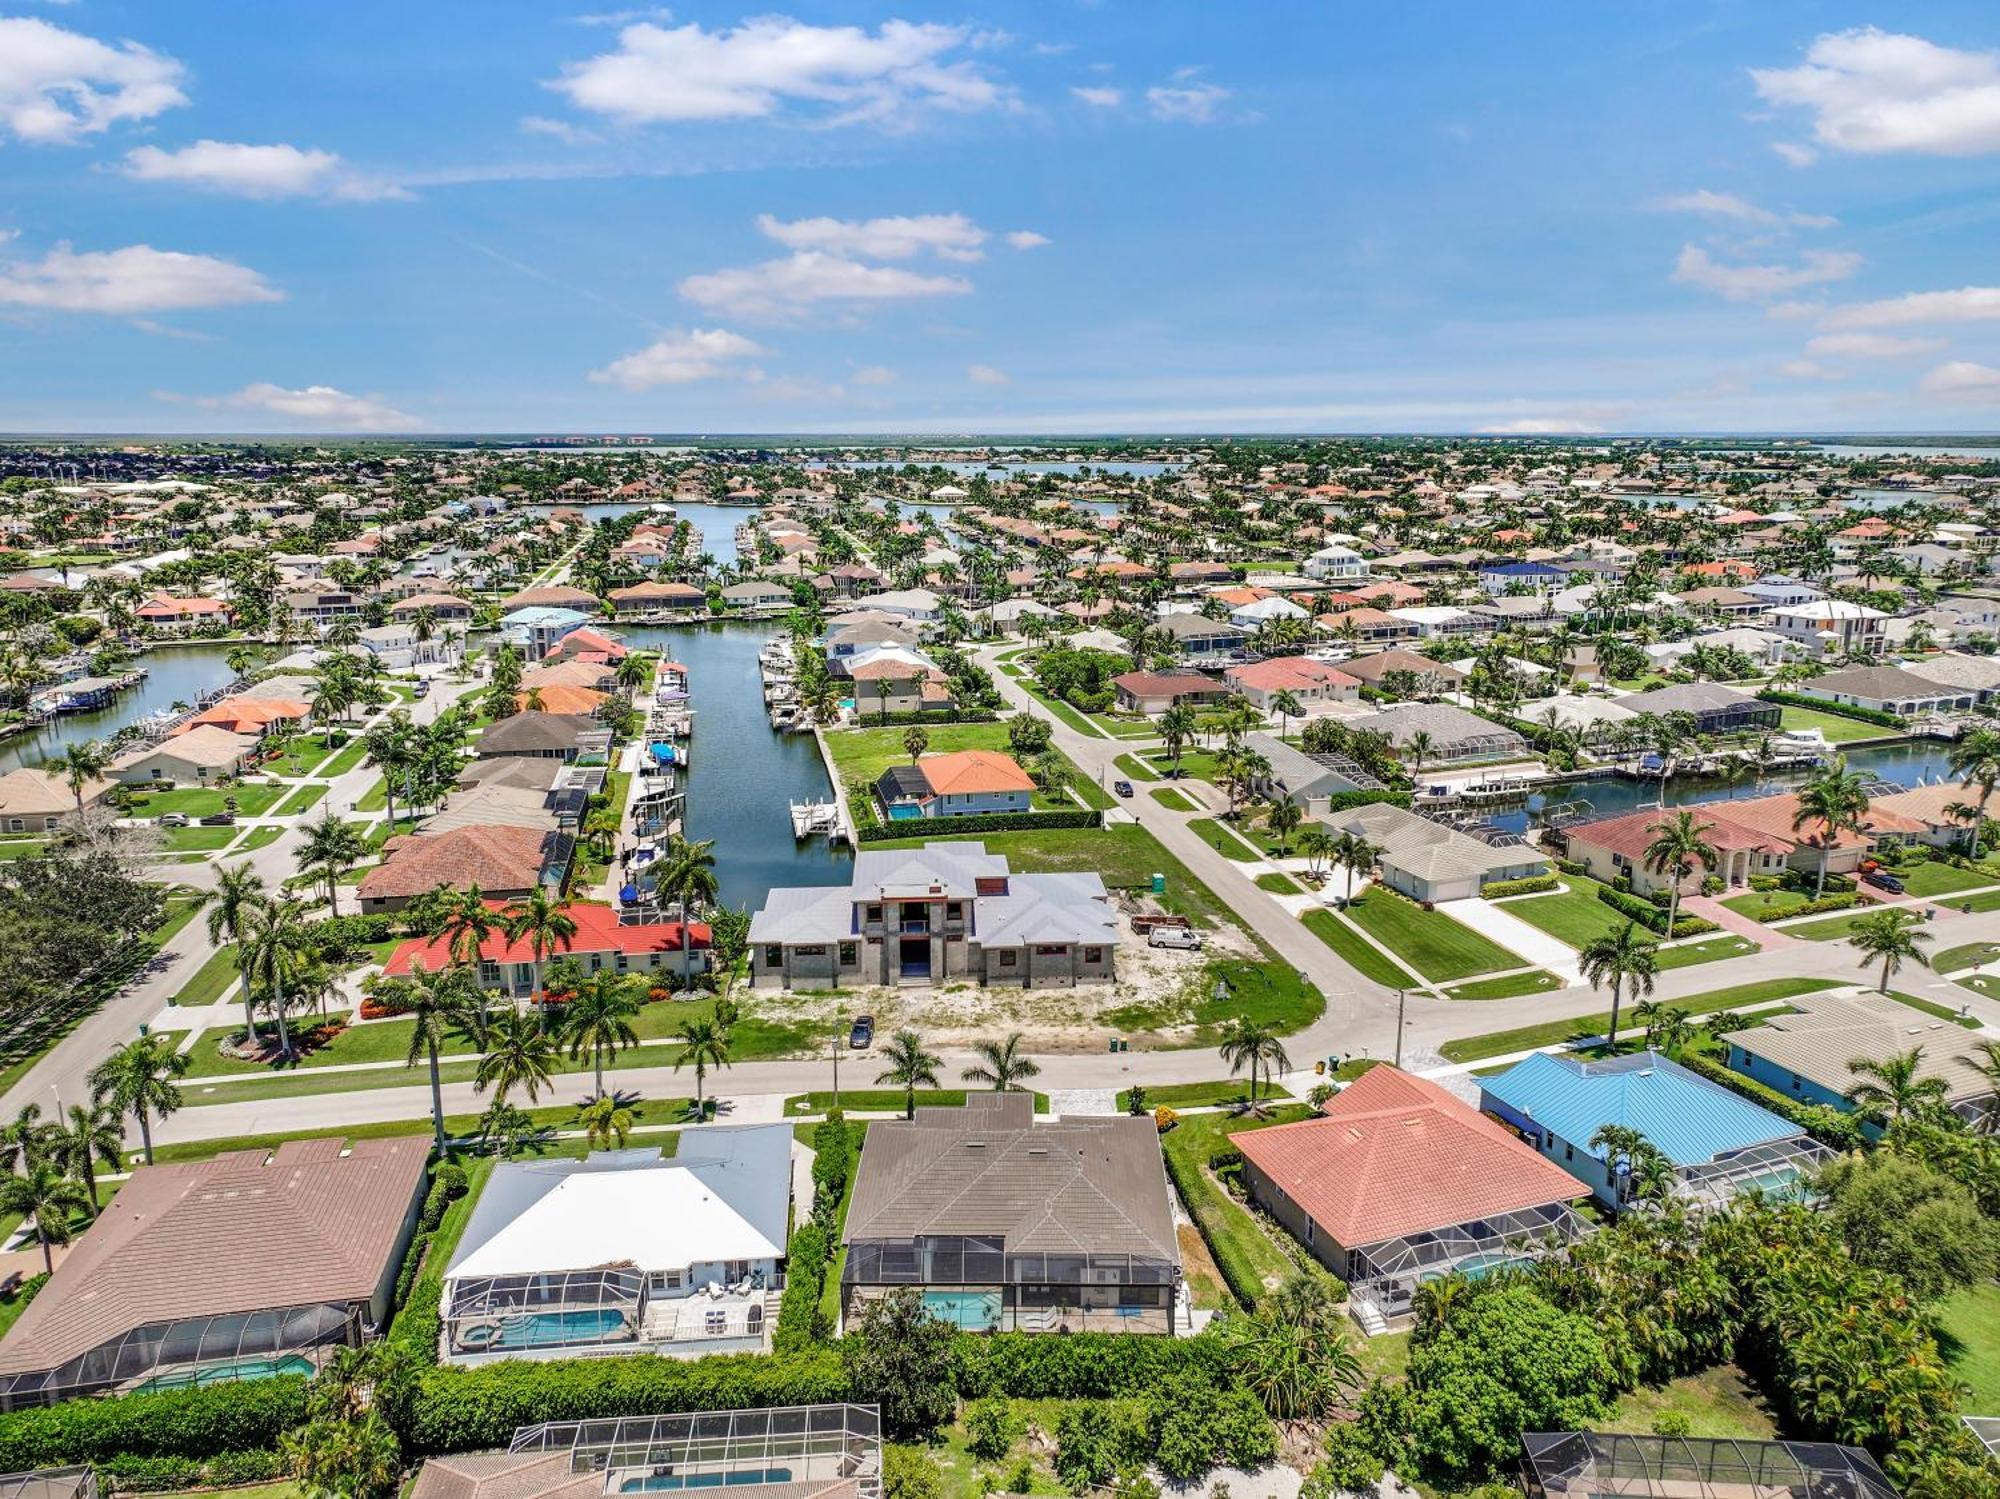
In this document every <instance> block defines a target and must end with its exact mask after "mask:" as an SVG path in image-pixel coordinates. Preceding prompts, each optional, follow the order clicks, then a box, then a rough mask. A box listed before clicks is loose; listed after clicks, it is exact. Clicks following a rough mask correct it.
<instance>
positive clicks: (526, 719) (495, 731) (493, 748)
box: [478, 709, 611, 763]
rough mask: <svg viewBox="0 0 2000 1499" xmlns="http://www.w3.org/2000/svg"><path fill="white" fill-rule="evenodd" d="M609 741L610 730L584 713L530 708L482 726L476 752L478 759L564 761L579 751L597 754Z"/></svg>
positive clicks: (602, 750) (582, 753)
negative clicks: (514, 758)
mask: <svg viewBox="0 0 2000 1499" xmlns="http://www.w3.org/2000/svg"><path fill="white" fill-rule="evenodd" d="M610 742H611V731H610V730H609V729H607V728H605V726H604V725H603V724H602V723H600V722H599V721H598V720H597V719H595V718H593V717H590V716H589V715H587V714H582V713H537V712H535V711H533V710H532V709H531V710H528V711H526V712H521V713H515V714H510V715H509V716H508V717H506V718H503V719H501V720H500V721H499V722H498V723H495V724H492V725H490V726H489V727H488V728H486V729H485V730H484V731H483V732H482V733H481V734H480V736H479V743H478V752H479V758H480V759H482V760H491V759H494V758H495V757H497V756H502V755H508V756H516V757H523V758H527V759H532V760H561V761H563V762H564V763H568V762H570V761H573V760H575V759H577V758H578V757H579V756H581V755H601V754H603V753H604V751H605V749H606V748H607V747H608V746H609V744H610Z"/></svg>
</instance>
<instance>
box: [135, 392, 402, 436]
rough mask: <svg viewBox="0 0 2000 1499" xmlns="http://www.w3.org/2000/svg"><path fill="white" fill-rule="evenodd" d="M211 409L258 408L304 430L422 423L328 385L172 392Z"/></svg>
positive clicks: (397, 428)
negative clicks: (218, 393)
mask: <svg viewBox="0 0 2000 1499" xmlns="http://www.w3.org/2000/svg"><path fill="white" fill-rule="evenodd" d="M162 399H165V400H170V401H175V400H184V401H186V402H187V404H189V405H192V406H205V407H207V408H209V409H210V410H212V411H262V412H266V413H268V414H270V415H272V416H282V417H285V418H288V419H289V420H292V421H296V422H300V423H303V424H304V427H303V429H302V430H307V431H336V430H337V431H342V432H409V431H413V430H415V429H416V428H418V427H421V426H422V425H423V423H422V422H421V421H419V420H418V419H417V418H416V417H414V416H411V415H410V414H409V413H408V412H407V411H398V410H397V409H396V408H395V407H394V406H391V405H390V404H389V403H388V402H386V401H383V400H380V399H378V398H377V397H375V396H356V395H349V394H348V393H347V392H346V391H344V390H337V389H335V388H334V387H333V386H331V385H307V386H304V387H301V388H299V389H296V390H292V389H287V388H286V387H285V386H282V385H273V384H270V383H269V382H268V381H260V382H258V383H256V384H254V385H246V386H244V387H243V388H242V389H241V390H239V391H236V392H234V393H232V394H230V395H226V396H187V397H183V396H172V395H163V397H162Z"/></svg>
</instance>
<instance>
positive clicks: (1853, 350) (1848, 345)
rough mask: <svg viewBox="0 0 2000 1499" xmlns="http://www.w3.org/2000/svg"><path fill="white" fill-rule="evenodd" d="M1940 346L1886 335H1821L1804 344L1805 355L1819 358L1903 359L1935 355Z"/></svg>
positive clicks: (1930, 340)
mask: <svg viewBox="0 0 2000 1499" xmlns="http://www.w3.org/2000/svg"><path fill="white" fill-rule="evenodd" d="M1943 347H1944V340H1943V339H1941V338H1897V337H1895V336H1894V335H1893V334H1889V333H1822V334H1820V336H1819V337H1818V338H1815V339H1813V340H1812V341H1811V342H1809V343H1808V344H1807V345H1806V353H1807V354H1809V355H1811V356H1813V357H1814V358H1819V359H1907V358H1909V357H1910V356H1911V355H1913V354H1935V353H1936V352H1937V351H1938V350H1939V349H1942V348H1943Z"/></svg>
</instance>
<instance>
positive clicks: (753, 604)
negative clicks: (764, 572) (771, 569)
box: [722, 578, 792, 609]
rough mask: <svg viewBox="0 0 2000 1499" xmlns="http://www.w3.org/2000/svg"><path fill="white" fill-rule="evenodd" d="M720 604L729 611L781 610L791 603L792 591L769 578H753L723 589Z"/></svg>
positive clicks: (785, 585) (787, 586)
mask: <svg viewBox="0 0 2000 1499" xmlns="http://www.w3.org/2000/svg"><path fill="white" fill-rule="evenodd" d="M722 602H723V605H724V607H726V608H729V609H783V608H786V607H787V606H789V605H790V604H791V602H792V590H791V588H790V586H789V585H787V584H784V583H779V582H774V581H773V580H771V579H769V578H753V579H751V580H749V581H748V582H744V583H731V584H730V585H729V586H728V587H727V588H724V589H723V590H722Z"/></svg>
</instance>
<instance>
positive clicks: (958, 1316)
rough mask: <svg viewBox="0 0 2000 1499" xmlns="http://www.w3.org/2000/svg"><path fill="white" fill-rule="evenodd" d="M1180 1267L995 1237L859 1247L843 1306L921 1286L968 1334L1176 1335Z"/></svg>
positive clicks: (854, 1309)
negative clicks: (1018, 1248)
mask: <svg viewBox="0 0 2000 1499" xmlns="http://www.w3.org/2000/svg"><path fill="white" fill-rule="evenodd" d="M1179 1275H1180V1267H1179V1266H1178V1265H1176V1264H1175V1263H1174V1262H1173V1261H1172V1260H1169V1259H1163V1258H1157V1257H1153V1256H1149V1255H1144V1254H1118V1253H1106V1252H1104V1251H1101V1250H1100V1251H1096V1252H1094V1253H1090V1254H1050V1253H1043V1252H1041V1251H1027V1252H1009V1251H1008V1249H1007V1247H1006V1240H1005V1238H1004V1237H1003V1236H1001V1235H998V1234H984V1235H982V1234H927V1235H923V1236H921V1237H919V1238H916V1239H901V1240H898V1239H860V1240H856V1241H854V1242H853V1243H851V1244H850V1245H849V1246H848V1250H847V1263H846V1266H845V1268H844V1269H843V1270H842V1271H841V1278H840V1279H841V1306H842V1313H843V1315H844V1316H846V1317H850V1318H851V1317H854V1316H856V1315H858V1314H859V1313H860V1311H861V1309H862V1307H863V1306H864V1305H865V1304H866V1303H867V1302H868V1301H870V1300H873V1299H874V1298H876V1297H879V1296H881V1295H883V1294H885V1293H886V1292H888V1291H890V1290H893V1289H895V1288H896V1287H898V1286H915V1287H917V1288H919V1289H920V1290H921V1292H922V1293H923V1300H924V1306H925V1308H926V1309H927V1310H928V1311H929V1312H930V1313H931V1315H932V1316H934V1317H940V1318H942V1319H943V1320H945V1321H947V1322H949V1323H951V1324H952V1325H953V1326H954V1327H957V1328H958V1329H959V1330H960V1331H962V1332H1064V1331H1067V1332H1086V1331H1089V1332H1150V1333H1171V1332H1172V1331H1173V1330H1174V1293H1175V1287H1176V1283H1177V1282H1178V1280H1179Z"/></svg>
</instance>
